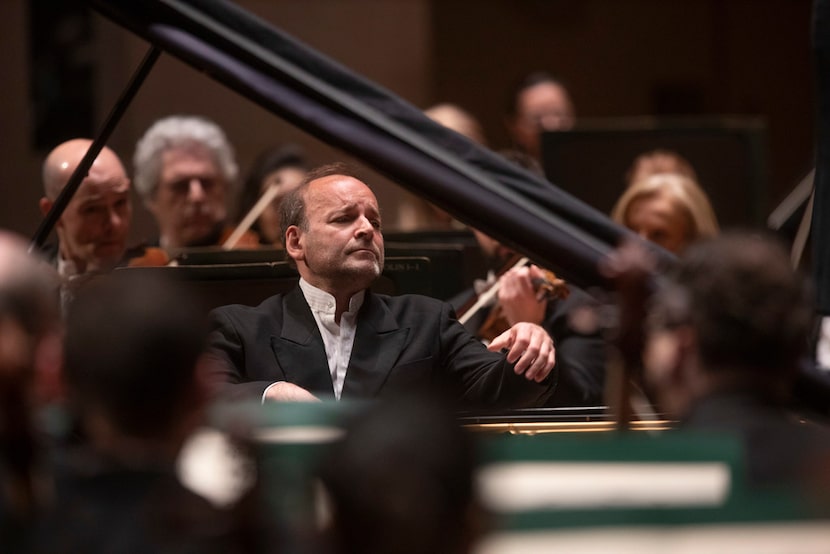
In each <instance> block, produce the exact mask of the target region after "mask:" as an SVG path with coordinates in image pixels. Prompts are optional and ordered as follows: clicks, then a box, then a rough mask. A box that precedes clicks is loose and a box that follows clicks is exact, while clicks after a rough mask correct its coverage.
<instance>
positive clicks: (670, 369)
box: [646, 232, 813, 416]
mask: <svg viewBox="0 0 830 554" xmlns="http://www.w3.org/2000/svg"><path fill="white" fill-rule="evenodd" d="M811 298H812V296H811V293H810V287H809V286H808V284H807V281H806V280H805V279H804V278H803V277H802V276H801V275H799V274H798V273H797V272H796V271H794V270H793V269H792V266H791V262H790V257H789V253H788V252H787V250H786V249H785V248H784V246H783V245H782V244H780V243H779V242H777V240H776V239H774V238H771V237H768V236H764V235H761V234H758V233H749V232H730V233H724V234H723V235H721V236H719V237H717V238H714V239H710V240H705V241H701V242H699V243H696V244H694V245H692V246H690V247H689V249H688V250H687V251H686V252H685V253H684V254H683V256H682V257H681V258H680V260H679V262H678V264H677V266H676V267H675V268H674V270H673V271H672V273H671V274H670V275H669V276H668V282H667V284H666V286H664V287H663V288H661V289H660V291H659V292H658V293H657V295H656V296H655V298H654V301H653V306H652V309H651V313H650V315H649V324H648V329H649V333H648V340H647V348H646V378H647V382H649V383H650V385H651V386H652V387H653V388H654V389H655V391H656V392H657V396H658V400H659V402H660V404H661V407H662V408H663V409H664V410H667V411H668V412H669V413H670V414H672V415H676V416H682V415H683V414H684V412H685V411H686V409H687V408H688V405H689V404H690V402H693V401H694V400H695V399H696V398H698V397H700V396H703V395H705V394H708V393H711V392H713V391H717V390H736V389H737V390H753V391H757V392H759V393H762V394H765V395H781V394H786V393H787V392H788V389H789V386H790V385H791V382H792V379H793V378H794V375H795V370H796V368H797V365H798V362H799V359H800V358H801V356H802V355H803V354H804V353H805V352H806V348H807V343H808V336H809V332H810V328H811V321H812V314H813V309H812V300H811Z"/></svg>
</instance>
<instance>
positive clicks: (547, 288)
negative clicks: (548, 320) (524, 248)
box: [458, 256, 570, 342]
mask: <svg viewBox="0 0 830 554" xmlns="http://www.w3.org/2000/svg"><path fill="white" fill-rule="evenodd" d="M529 261H530V260H528V259H527V258H525V257H518V256H514V257H513V258H511V260H510V261H509V262H508V263H507V264H506V266H505V268H503V269H502V271H501V272H499V274H498V276H499V279H497V280H496V281H495V283H493V285H492V286H491V287H490V288H488V289H487V290H486V291H484V292H483V293H481V294H480V295H479V296H478V298H477V299H476V300H475V302H474V303H473V304H472V305H471V306H470V307H469V308H467V309H466V310H461V312H462V313H461V315H460V316H459V318H458V320H459V321H460V322H461V323H462V324H464V323H466V322H467V321H469V320H470V318H471V317H472V316H473V315H474V314H475V313H477V312H478V311H479V310H480V309H481V308H483V307H486V306H490V305H491V304H492V302H493V300H494V299H495V298H496V295H497V294H498V291H499V288H500V283H501V276H502V275H504V274H505V273H507V272H508V271H510V270H511V269H514V268H519V267H523V266H525V265H527V264H528V263H529ZM543 273H544V277H542V278H534V279H533V280H532V282H531V283H532V285H533V290H534V291H535V293H536V301H537V302H547V301H553V300H558V299H563V298H567V296H568V294H570V290H569V289H568V285H567V283H566V282H565V281H564V280H563V279H560V278H558V277H557V276H556V274H555V273H554V272H553V271H550V270H543ZM509 328H510V322H509V321H508V320H507V318H506V317H505V314H504V310H503V309H502V307H501V305H500V304H498V303H497V304H496V305H495V306H493V308H492V309H491V310H490V313H489V314H488V316H487V318H485V320H484V323H482V325H481V326H480V327H479V328H478V330H477V332H476V336H477V337H479V338H480V339H482V340H485V341H488V342H489V341H492V340H493V339H495V338H496V337H497V336H499V335H500V334H502V333H503V332H505V331H506V330H507V329H509Z"/></svg>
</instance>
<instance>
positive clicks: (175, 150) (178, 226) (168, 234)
mask: <svg viewBox="0 0 830 554" xmlns="http://www.w3.org/2000/svg"><path fill="white" fill-rule="evenodd" d="M133 164H134V168H135V175H134V182H135V187H136V190H137V191H138V193H139V194H140V195H141V197H142V199H143V201H144V205H145V206H147V209H149V210H150V212H152V213H153V215H154V216H155V218H156V222H157V223H158V227H159V246H161V247H162V248H166V249H169V248H183V247H188V246H208V245H214V244H219V243H220V242H221V240H222V236H223V234H224V233H225V223H226V221H227V219H228V201H229V199H230V197H231V196H230V195H231V192H232V190H233V188H234V186H235V184H236V177H237V172H238V168H237V164H236V160H235V159H234V152H233V148H232V147H231V145H230V143H229V142H228V139H227V137H226V136H225V133H224V132H223V131H222V129H221V128H219V126H218V125H216V124H215V123H213V122H212V121H209V120H207V119H204V118H201V117H194V116H170V117H166V118H164V119H160V120H158V121H156V122H155V123H154V124H153V125H152V126H151V127H150V128H149V129H148V130H147V132H146V133H144V136H143V137H142V138H141V139H140V140H139V141H138V144H137V145H136V149H135V155H134V158H133Z"/></svg>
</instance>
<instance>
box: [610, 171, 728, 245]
mask: <svg viewBox="0 0 830 554" xmlns="http://www.w3.org/2000/svg"><path fill="white" fill-rule="evenodd" d="M611 218H612V219H613V220H614V221H616V222H617V223H619V224H620V225H623V226H625V227H628V228H629V229H631V230H632V231H634V232H635V233H637V234H639V235H640V236H641V237H643V238H644V239H647V240H650V241H652V242H654V243H656V244H658V245H660V246H662V247H663V248H665V249H666V250H668V251H670V252H674V253H675V254H679V253H680V252H682V251H683V250H684V249H685V248H686V247H687V246H688V245H689V244H691V243H692V242H693V241H695V240H697V239H701V238H708V237H713V236H715V235H716V234H717V233H718V230H719V229H718V223H717V218H716V217H715V212H714V210H713V209H712V204H711V203H710V202H709V198H708V197H707V196H706V193H705V192H704V191H703V189H702V188H701V187H700V185H698V184H697V183H696V182H695V181H693V180H691V179H689V178H688V177H684V176H682V175H678V174H674V173H659V174H656V175H651V176H649V177H646V178H645V179H642V180H640V181H637V182H635V183H633V184H632V185H631V186H630V187H628V189H626V191H625V192H624V193H623V194H622V196H621V197H620V198H619V200H617V203H616V204H615V205H614V208H613V210H612V211H611Z"/></svg>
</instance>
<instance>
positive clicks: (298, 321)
mask: <svg viewBox="0 0 830 554" xmlns="http://www.w3.org/2000/svg"><path fill="white" fill-rule="evenodd" d="M282 303H283V320H282V329H281V331H280V336H278V337H272V339H271V348H272V349H273V351H274V355H275V356H276V357H277V362H278V363H279V365H280V367H281V368H282V370H283V372H284V373H285V377H286V380H287V381H289V382H291V383H294V384H296V385H299V386H301V387H303V388H304V389H307V390H308V391H310V392H312V393H315V394H319V393H325V394H329V395H334V385H333V384H332V381H331V372H330V371H329V362H328V358H327V357H326V348H325V346H324V345H323V338H322V337H321V336H320V331H319V330H318V329H317V322H316V321H314V316H313V315H312V313H311V309H310V308H309V307H308V304H307V303H306V301H305V298H304V297H303V293H302V291H301V290H300V288H299V287H297V288H295V289H293V290H292V291H291V292H289V293H288V294H286V295H285V297H283V301H282Z"/></svg>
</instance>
